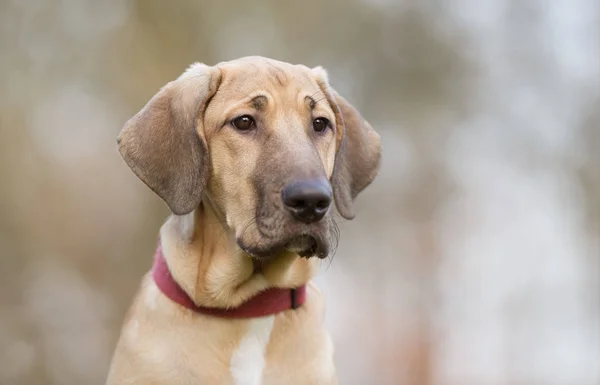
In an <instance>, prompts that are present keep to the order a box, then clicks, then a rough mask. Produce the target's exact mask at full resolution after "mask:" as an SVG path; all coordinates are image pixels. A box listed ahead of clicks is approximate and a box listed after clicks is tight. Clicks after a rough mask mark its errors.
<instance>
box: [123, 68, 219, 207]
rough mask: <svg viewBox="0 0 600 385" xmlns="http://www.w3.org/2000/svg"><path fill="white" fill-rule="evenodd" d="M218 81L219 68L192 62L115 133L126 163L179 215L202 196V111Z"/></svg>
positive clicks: (204, 175) (204, 173)
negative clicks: (117, 134) (117, 133)
mask: <svg viewBox="0 0 600 385" xmlns="http://www.w3.org/2000/svg"><path fill="white" fill-rule="evenodd" d="M219 81H220V71H219V70H218V69H216V68H213V67H208V66H206V65H204V64H200V63H196V64H193V65H192V66H190V67H189V69H188V70H187V71H186V72H184V73H183V74H182V75H181V76H180V77H179V78H178V79H177V80H174V81H172V82H170V83H168V84H167V85H166V86H164V87H163V88H162V89H161V90H160V91H159V92H158V93H157V94H156V95H154V97H153V98H152V99H151V100H150V101H149V102H148V104H146V105H145V106H144V108H142V110H141V111H140V112H138V113H137V114H136V115H135V116H133V117H132V118H131V119H129V120H128V121H127V122H126V123H125V126H124V127H123V129H122V130H121V132H120V133H119V136H118V138H117V144H118V147H119V152H120V153H121V156H122V157H123V159H124V160H125V162H126V163H127V165H129V167H131V169H132V170H133V172H134V173H135V174H136V175H137V176H138V177H139V178H140V179H141V180H142V181H143V182H144V183H145V184H146V185H148V187H150V189H152V191H154V192H155V193H156V194H158V196H160V197H161V198H162V199H163V200H164V201H165V202H166V203H167V205H168V206H169V208H170V209H171V211H173V213H175V214H177V215H183V214H187V213H189V212H191V211H192V210H194V209H195V208H196V207H197V206H198V205H199V204H200V201H201V199H202V190H203V189H204V187H205V185H206V181H207V176H208V175H207V174H208V159H207V157H208V153H207V149H206V143H205V142H204V139H203V138H202V137H201V136H200V133H202V132H203V127H201V125H202V118H201V116H202V112H203V111H204V109H205V107H206V104H207V101H208V100H209V99H210V97H211V96H212V95H213V94H214V93H215V92H216V89H217V87H218V84H219Z"/></svg>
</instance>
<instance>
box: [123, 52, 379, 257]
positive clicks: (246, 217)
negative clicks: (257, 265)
mask: <svg viewBox="0 0 600 385" xmlns="http://www.w3.org/2000/svg"><path fill="white" fill-rule="evenodd" d="M117 142H118V144H119V151H120V153H121V155H122V156H123V158H124V159H125V161H126V162H127V164H128V165H129V166H130V167H131V169H132V170H133V171H134V172H135V174H136V175H137V176H138V177H139V178H140V179H141V180H142V181H143V182H144V183H146V184H147V185H148V187H150V188H151V189H152V190H153V191H154V192H156V193H157V194H158V195H159V196H160V197H161V198H162V199H163V200H164V201H165V202H166V203H167V204H168V205H169V207H170V209H171V210H172V211H173V213H174V214H176V215H183V214H187V213H189V212H191V211H193V210H194V209H195V208H196V207H198V206H199V205H200V203H201V202H204V204H208V205H211V207H212V208H213V209H214V211H215V212H216V213H217V216H219V218H221V219H222V220H223V222H224V224H225V225H226V226H227V227H228V228H229V229H230V230H231V231H232V232H233V233H234V234H235V237H236V239H237V243H238V245H239V246H240V247H241V248H242V249H243V250H244V251H246V252H247V253H248V254H250V255H251V256H253V257H263V256H268V255H272V254H276V253H277V252H278V251H281V250H283V249H287V250H290V251H294V252H297V253H299V254H300V255H302V256H313V255H315V256H319V257H325V256H326V255H328V253H329V252H330V248H331V240H332V234H333V233H334V231H335V222H334V220H333V214H332V211H333V210H332V204H333V203H334V202H335V206H336V207H337V209H338V211H339V213H340V214H341V215H342V216H343V217H344V218H347V219H351V218H353V217H354V208H353V200H354V198H355V197H356V196H357V195H358V193H359V192H361V191H362V190H363V189H364V188H365V187H367V186H368V185H369V184H370V183H371V182H372V180H373V179H374V177H375V175H376V173H377V170H378V167H379V162H380V158H381V145H380V139H379V135H378V134H377V133H376V132H375V131H374V130H373V129H372V128H371V126H370V125H369V124H368V123H367V122H366V121H365V120H363V119H362V117H361V116H360V114H359V113H358V112H357V111H356V110H355V109H354V108H353V107H352V106H351V105H350V104H349V103H348V102H347V101H346V100H344V99H343V98H342V97H341V96H339V95H338V94H337V93H336V92H335V91H334V90H333V89H332V88H331V87H330V86H329V84H328V80H327V74H326V72H325V71H324V70H323V69H322V68H321V67H317V68H313V69H310V68H308V67H305V66H302V65H291V64H287V63H282V62H279V61H275V60H271V59H266V58H261V57H248V58H243V59H239V60H235V61H231V62H225V63H220V64H218V65H216V66H214V67H209V66H206V65H204V64H199V63H197V64H194V65H192V66H191V67H190V68H189V69H188V70H187V71H186V72H184V73H183V74H182V75H181V76H180V77H179V78H178V79H176V80H174V81H172V82H170V83H168V84H167V85H166V86H164V87H163V88H162V89H161V90H160V91H159V92H158V93H157V94H156V95H155V96H154V97H153V98H152V99H151V100H150V102H148V104H147V105H146V106H145V107H144V108H143V109H142V110H141V111H140V112H138V113H137V114H136V115H135V116H134V117H133V118H131V119H130V120H129V121H128V122H127V123H126V124H125V127H124V128H123V130H122V131H121V133H120V134H119V137H118V140H117Z"/></svg>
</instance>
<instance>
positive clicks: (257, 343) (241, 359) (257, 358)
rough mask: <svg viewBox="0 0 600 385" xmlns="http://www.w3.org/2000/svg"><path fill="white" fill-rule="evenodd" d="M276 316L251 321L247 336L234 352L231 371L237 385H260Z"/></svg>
mask: <svg viewBox="0 0 600 385" xmlns="http://www.w3.org/2000/svg"><path fill="white" fill-rule="evenodd" d="M274 321H275V316H268V317H262V318H258V319H254V320H252V321H250V327H249V328H248V331H247V332H246V335H245V336H244V338H242V340H241V341H240V345H239V346H238V347H237V349H236V350H235V351H234V352H233V356H232V357H231V364H230V367H229V371H230V373H231V376H232V377H233V380H234V381H235V382H234V383H235V385H260V384H261V383H262V374H263V370H264V368H265V351H266V348H267V344H268V343H269V337H270V336H271V330H273V322H274Z"/></svg>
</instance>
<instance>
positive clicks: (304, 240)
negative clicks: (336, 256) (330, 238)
mask: <svg viewBox="0 0 600 385" xmlns="http://www.w3.org/2000/svg"><path fill="white" fill-rule="evenodd" d="M238 245H239V246H240V248H241V249H242V250H243V251H244V252H245V253H246V254H248V255H250V256H251V257H252V258H256V259H266V258H270V257H274V256H276V255H278V254H280V253H282V252H285V251H287V252H291V253H296V254H298V255H299V256H300V257H303V258H311V257H318V258H321V259H323V258H325V257H327V255H328V252H329V250H328V249H329V247H328V245H327V244H326V242H325V241H324V240H323V239H321V238H318V237H316V236H313V235H309V234H301V235H297V236H294V237H292V238H288V239H286V240H284V241H282V242H277V243H275V244H269V245H260V246H258V245H257V246H254V247H249V246H247V245H244V243H243V242H242V241H241V240H238Z"/></svg>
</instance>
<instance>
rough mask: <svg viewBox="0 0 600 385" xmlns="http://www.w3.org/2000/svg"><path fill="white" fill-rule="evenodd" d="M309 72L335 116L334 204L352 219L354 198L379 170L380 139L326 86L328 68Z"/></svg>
mask: <svg viewBox="0 0 600 385" xmlns="http://www.w3.org/2000/svg"><path fill="white" fill-rule="evenodd" d="M312 72H313V74H314V75H315V78H316V80H317V83H318V84H319V86H320V87H321V89H322V91H323V92H324V93H325V96H326V97H327V99H328V101H329V104H330V105H331V108H332V109H333V111H334V113H335V118H336V130H337V142H338V144H337V153H336V158H335V166H334V169H333V175H332V177H331V180H332V185H333V194H334V198H335V205H336V207H337V209H338V212H339V213H340V214H341V215H342V216H343V217H344V218H346V219H352V218H354V216H355V212H354V199H355V198H356V196H357V195H358V194H359V193H360V192H361V191H362V190H364V189H365V188H366V187H367V186H368V185H369V184H371V182H372V181H373V179H375V176H376V175H377V172H378V171H379V165H380V163H381V139H380V137H379V134H377V132H375V130H374V129H373V127H371V125H370V124H369V123H368V122H367V121H366V120H364V119H363V118H362V116H361V115H360V113H359V112H358V111H357V110H356V109H355V108H354V107H353V106H352V105H351V104H350V103H348V101H347V100H346V99H344V98H343V97H342V96H340V95H339V94H338V93H337V92H336V91H335V90H334V89H333V88H331V87H330V86H329V83H328V79H327V72H326V71H325V70H324V69H323V68H322V67H315V68H313V69H312Z"/></svg>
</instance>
